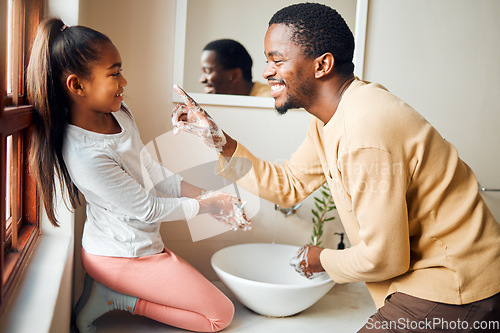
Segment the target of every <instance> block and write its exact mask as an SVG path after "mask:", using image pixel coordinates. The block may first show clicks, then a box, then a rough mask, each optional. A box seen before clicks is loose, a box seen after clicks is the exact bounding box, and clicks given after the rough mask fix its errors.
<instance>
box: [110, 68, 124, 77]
mask: <svg viewBox="0 0 500 333" xmlns="http://www.w3.org/2000/svg"><path fill="white" fill-rule="evenodd" d="M122 71H123V69H121V68H120V70H119V71H118V72H116V73H113V74H111V76H118V75H120V74H121V73H122Z"/></svg>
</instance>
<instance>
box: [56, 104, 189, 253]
mask: <svg viewBox="0 0 500 333" xmlns="http://www.w3.org/2000/svg"><path fill="white" fill-rule="evenodd" d="M113 115H114V117H115V118H116V120H117V121H118V123H119V124H120V127H121V132H120V133H117V134H101V133H96V132H91V131H87V130H85V129H82V128H80V127H77V126H74V125H68V126H67V131H66V136H65V140H64V144H63V158H64V162H65V163H66V166H67V169H68V172H69V174H70V176H71V179H72V181H73V183H74V184H75V185H76V187H77V188H78V189H79V190H80V192H81V193H82V194H83V196H84V197H85V200H86V203H87V206H86V213H87V218H86V221H85V225H84V230H83V238H82V247H83V248H84V249H85V251H86V252H87V253H90V254H94V255H103V256H114V257H141V256H146V255H151V254H155V253H159V252H161V251H163V249H164V244H163V241H162V239H161V236H160V232H159V230H160V223H161V222H164V221H175V220H183V219H190V218H192V217H194V216H196V215H197V214H198V211H199V203H198V201H197V200H195V199H191V198H181V197H180V196H181V181H182V178H181V177H180V176H178V175H174V174H173V173H172V172H170V171H169V170H167V169H166V168H164V167H163V166H161V165H160V164H158V163H157V162H156V161H154V160H153V158H152V157H151V155H150V154H149V152H148V151H147V150H146V148H145V147H144V144H143V143H142V141H141V139H140V136H139V131H138V129H137V126H136V124H135V122H134V119H133V118H132V116H131V115H128V114H127V113H126V112H124V111H122V110H120V111H117V112H114V113H113Z"/></svg>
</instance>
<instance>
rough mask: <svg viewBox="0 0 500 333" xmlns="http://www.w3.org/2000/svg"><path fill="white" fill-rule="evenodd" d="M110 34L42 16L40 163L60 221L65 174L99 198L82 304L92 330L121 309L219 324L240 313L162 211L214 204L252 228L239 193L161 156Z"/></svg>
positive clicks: (80, 318)
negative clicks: (181, 246) (169, 241)
mask: <svg viewBox="0 0 500 333" xmlns="http://www.w3.org/2000/svg"><path fill="white" fill-rule="evenodd" d="M121 70H122V61H121V58H120V54H119V53H118V50H117V49H116V47H115V46H114V45H113V43H112V42H111V41H110V40H109V38H108V37H106V36H105V35H103V34H102V33H99V32H97V31H95V30H92V29H90V28H86V27H82V26H72V27H67V26H66V25H64V23H63V22H62V21H61V20H59V19H54V18H52V19H48V20H46V21H44V22H42V23H41V24H40V27H39V29H38V33H37V36H36V39H35V42H34V44H33V48H32V53H31V58H30V61H29V65H28V71H27V88H28V96H29V99H30V101H31V102H32V103H33V105H34V108H35V113H34V123H35V126H34V136H33V143H32V149H31V161H30V162H31V167H32V171H33V173H34V175H35V177H36V180H37V183H38V186H39V189H40V192H41V197H42V200H43V203H44V206H45V210H46V211H47V215H48V217H49V220H50V221H51V223H52V224H54V225H56V226H57V225H58V221H57V219H56V216H55V214H54V202H53V198H54V193H55V187H56V182H55V177H57V178H58V180H59V182H60V184H61V188H62V189H63V190H65V191H66V192H67V194H68V196H69V200H70V203H71V205H72V207H73V208H75V207H76V205H77V204H78V203H79V198H78V192H79V191H80V192H81V193H82V194H83V195H84V197H85V200H86V203H87V219H86V221H85V227H84V231H83V240H82V246H83V249H82V263H83V266H84V268H85V270H86V271H87V273H88V275H89V276H86V279H85V287H84V291H83V294H82V296H81V297H80V300H79V302H78V304H77V307H76V309H75V311H76V315H77V317H76V324H77V327H78V329H79V330H80V332H95V330H96V327H95V325H94V324H93V323H94V321H95V320H96V319H97V318H99V317H100V316H101V315H102V314H104V313H106V312H108V311H110V310H114V309H120V310H125V311H129V312H130V313H133V314H138V315H142V316H145V317H149V318H152V319H154V320H157V321H160V322H163V323H166V324H168V325H172V326H177V327H180V328H184V329H188V330H192V331H200V332H214V331H219V330H222V329H224V328H225V327H227V326H228V325H229V323H230V322H231V320H232V317H233V314H234V307H233V304H232V303H231V301H230V300H229V299H228V298H227V297H226V296H225V295H224V294H223V293H222V292H221V291H219V290H218V289H217V288H216V287H215V286H214V285H212V284H211V283H210V282H209V281H208V280H207V279H205V278H204V277H203V276H202V275H201V274H200V273H199V272H198V271H196V270H195V269H194V268H193V267H192V266H190V265H189V264H187V263H186V262H185V261H183V260H182V259H181V258H179V257H177V256H176V255H175V254H174V253H172V252H171V251H169V250H168V249H166V248H165V247H164V245H163V242H162V240H161V237H160V233H159V228H160V222H162V221H173V220H179V219H189V218H192V217H194V216H196V215H197V214H203V213H209V214H211V215H212V216H214V217H215V218H216V219H218V220H220V221H222V222H224V223H227V224H229V225H230V226H231V227H232V228H233V229H236V228H242V229H246V228H247V227H248V226H249V224H248V223H249V222H248V221H246V220H245V217H244V215H242V211H241V208H240V203H239V201H238V199H237V198H236V197H235V196H232V195H229V194H225V193H221V192H212V193H208V194H203V192H202V190H201V189H200V188H197V187H195V186H193V185H190V184H188V183H186V182H184V181H182V179H181V178H180V177H179V176H176V175H173V174H172V173H171V172H170V171H168V170H166V169H165V168H163V167H162V166H161V165H159V164H157V163H156V162H154V161H153V160H152V158H151V156H150V155H149V154H148V152H147V151H146V149H145V148H144V146H143V144H142V142H141V140H140V137H139V133H138V130H137V127H136V124H135V122H134V119H133V117H132V114H131V113H130V111H129V110H128V108H127V107H126V105H125V104H124V103H123V91H124V87H125V86H126V84H127V81H126V80H125V78H124V77H123V75H122V74H121Z"/></svg>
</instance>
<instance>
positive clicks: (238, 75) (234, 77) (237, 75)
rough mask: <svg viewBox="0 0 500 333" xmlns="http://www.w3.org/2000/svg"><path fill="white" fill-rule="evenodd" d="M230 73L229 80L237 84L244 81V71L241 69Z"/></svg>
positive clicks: (235, 69)
mask: <svg viewBox="0 0 500 333" xmlns="http://www.w3.org/2000/svg"><path fill="white" fill-rule="evenodd" d="M230 71H231V73H230V74H229V80H231V81H237V82H238V81H241V80H243V71H242V70H241V68H238V67H237V68H233V69H231V70H230Z"/></svg>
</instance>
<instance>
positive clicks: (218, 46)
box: [200, 39, 271, 97]
mask: <svg viewBox="0 0 500 333" xmlns="http://www.w3.org/2000/svg"><path fill="white" fill-rule="evenodd" d="M252 64H253V62H252V57H250V54H248V52H247V50H246V49H245V47H244V46H243V45H241V44H240V43H239V42H237V41H235V40H232V39H218V40H214V41H212V42H210V43H208V44H207V45H206V46H205V47H204V48H203V52H202V54H201V71H202V74H201V76H200V82H201V83H202V84H203V86H204V88H205V89H204V90H205V93H206V94H226V95H246V96H259V97H271V87H270V86H269V85H267V84H264V83H261V82H253V81H252Z"/></svg>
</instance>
